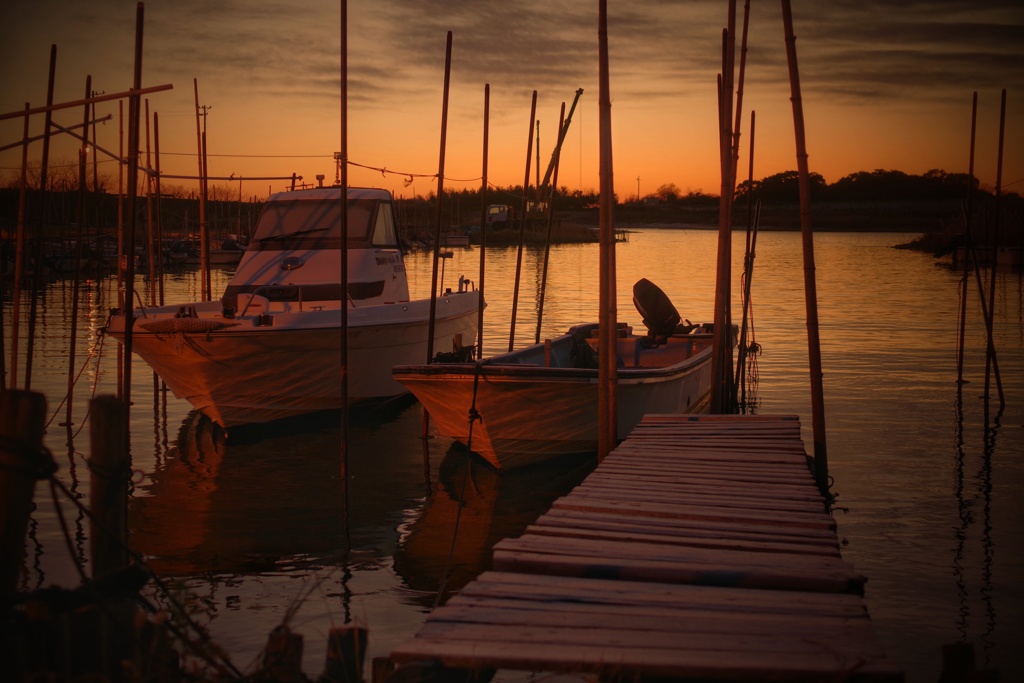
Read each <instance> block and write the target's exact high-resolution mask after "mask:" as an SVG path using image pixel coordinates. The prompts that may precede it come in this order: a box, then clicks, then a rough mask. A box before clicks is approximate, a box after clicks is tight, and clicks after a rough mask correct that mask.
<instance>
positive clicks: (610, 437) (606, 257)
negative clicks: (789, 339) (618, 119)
mask: <svg viewBox="0 0 1024 683" xmlns="http://www.w3.org/2000/svg"><path fill="white" fill-rule="evenodd" d="M598 14H599V17H598V30H597V36H598V60H599V67H598V71H599V83H600V87H599V91H600V92H599V95H598V101H599V106H598V111H599V128H600V152H601V163H600V179H601V190H600V199H599V212H600V218H599V229H600V245H599V246H600V253H601V257H600V283H601V284H600V294H599V302H600V303H599V306H600V312H599V329H600V332H599V335H600V336H599V347H598V379H597V382H598V393H597V411H598V418H597V419H598V434H597V458H598V461H600V460H603V459H604V457H605V456H606V455H608V453H610V452H611V451H612V449H613V448H615V445H616V442H617V441H618V434H617V431H616V429H617V422H618V405H617V399H616V383H617V381H618V368H617V366H616V350H617V346H618V342H617V340H616V328H617V327H618V314H617V310H616V291H615V220H614V216H613V212H614V209H615V182H614V177H613V173H612V97H611V87H610V85H609V79H608V3H607V0H601V2H600V5H599V12H598Z"/></svg>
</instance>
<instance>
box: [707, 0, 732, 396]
mask: <svg viewBox="0 0 1024 683" xmlns="http://www.w3.org/2000/svg"><path fill="white" fill-rule="evenodd" d="M735 52H736V0H730V1H729V13H728V25H727V28H726V29H725V30H724V31H723V33H722V79H721V85H720V86H719V122H718V131H719V158H720V164H721V176H722V183H721V192H720V196H719V208H718V262H717V277H716V279H715V312H714V313H715V314H714V323H715V326H714V331H713V335H712V340H713V341H712V344H713V348H714V351H713V355H712V361H711V373H712V382H711V412H712V413H732V412H733V406H732V405H731V404H732V400H731V399H732V396H733V392H732V386H731V385H732V373H733V367H732V316H731V311H730V306H731V299H732V204H733V194H734V192H735V187H736V183H735V180H734V177H735V176H734V173H733V123H732V114H733V83H734V73H733V72H734V70H735V66H734V65H735Z"/></svg>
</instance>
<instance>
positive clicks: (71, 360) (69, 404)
mask: <svg viewBox="0 0 1024 683" xmlns="http://www.w3.org/2000/svg"><path fill="white" fill-rule="evenodd" d="M90 92H92V76H86V77H85V96H86V97H88V96H89V93H90ZM83 109H84V110H85V111H84V114H83V121H82V125H83V126H88V125H89V105H88V104H86V105H84V107H83ZM88 160H89V151H88V143H85V142H83V143H82V146H81V147H80V148H79V150H78V220H77V221H76V223H77V224H78V225H77V229H76V231H75V265H74V277H73V279H72V283H71V335H70V337H69V338H68V392H67V399H66V400H65V412H64V425H65V426H67V427H68V428H70V427H71V425H73V424H74V422H73V421H72V413H73V410H74V409H73V406H74V403H75V356H76V355H77V344H78V299H79V289H80V286H81V279H82V239H83V235H84V232H85V231H84V229H83V226H84V224H85V195H86V193H87V192H88V187H87V185H88V180H87V179H86V174H85V172H86V164H87V163H88Z"/></svg>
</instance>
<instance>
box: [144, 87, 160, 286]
mask: <svg viewBox="0 0 1024 683" xmlns="http://www.w3.org/2000/svg"><path fill="white" fill-rule="evenodd" d="M144 107H145V111H146V171H147V172H146V273H147V274H148V275H149V305H150V306H156V272H157V259H158V256H157V253H156V244H155V235H154V234H153V233H154V226H153V174H152V173H149V170H150V169H152V168H153V153H152V146H151V142H150V135H149V98H146V100H145V103H144Z"/></svg>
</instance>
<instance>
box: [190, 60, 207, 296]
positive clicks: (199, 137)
mask: <svg viewBox="0 0 1024 683" xmlns="http://www.w3.org/2000/svg"><path fill="white" fill-rule="evenodd" d="M192 89H193V91H194V93H195V106H196V161H197V163H198V165H199V250H200V253H199V268H200V275H199V277H200V290H201V295H200V296H201V297H202V300H203V301H206V300H207V298H206V270H205V268H206V185H205V182H204V176H205V175H206V167H205V165H204V164H203V155H204V150H203V129H202V126H201V125H200V123H199V79H198V78H193V79H192Z"/></svg>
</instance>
